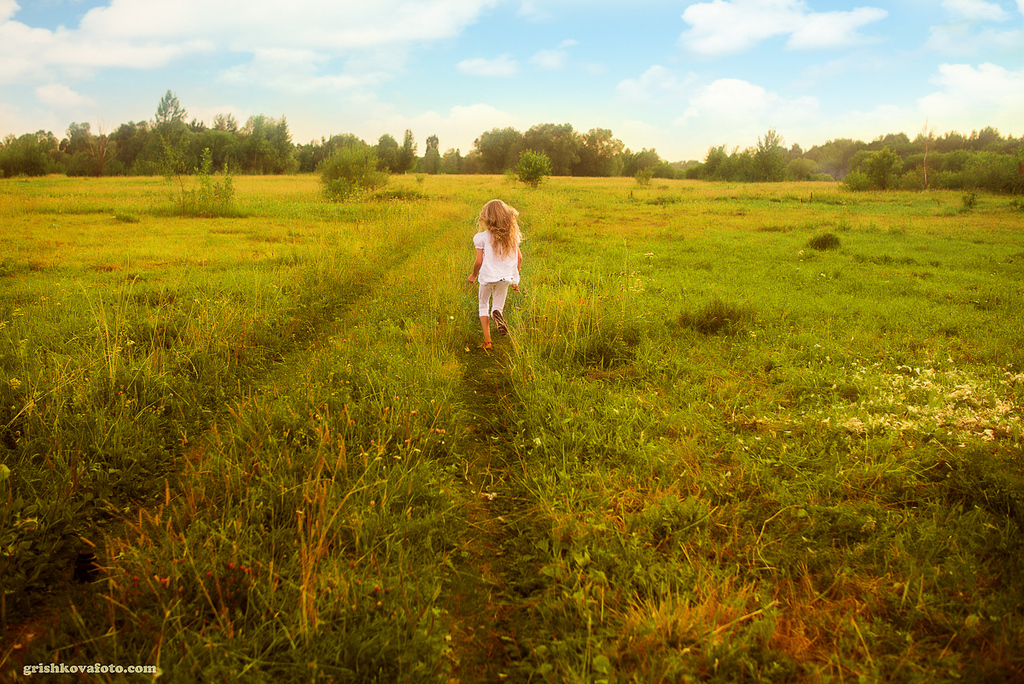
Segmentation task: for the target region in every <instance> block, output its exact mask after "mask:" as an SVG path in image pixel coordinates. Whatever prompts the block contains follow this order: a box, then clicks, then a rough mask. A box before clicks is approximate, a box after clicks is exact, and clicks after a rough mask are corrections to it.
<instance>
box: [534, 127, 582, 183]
mask: <svg viewBox="0 0 1024 684" xmlns="http://www.w3.org/2000/svg"><path fill="white" fill-rule="evenodd" d="M523 143H524V144H525V146H526V149H528V150H532V151H533V152H536V153H538V154H542V155H544V156H546V157H547V158H548V159H549V160H550V163H551V171H550V173H551V175H554V176H569V175H571V174H572V171H573V169H574V168H575V167H576V165H577V164H578V163H579V161H580V148H581V147H582V146H583V143H582V141H581V140H580V136H579V134H578V133H576V131H575V130H574V129H573V127H572V125H571V124H567V123H566V124H561V125H559V124H552V123H547V124H538V125H536V126H533V127H532V128H530V130H528V131H526V134H525V135H524V136H523Z"/></svg>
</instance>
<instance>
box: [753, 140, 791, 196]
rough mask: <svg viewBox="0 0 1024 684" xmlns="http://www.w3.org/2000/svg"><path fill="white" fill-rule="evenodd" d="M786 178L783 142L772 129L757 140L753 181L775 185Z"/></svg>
mask: <svg viewBox="0 0 1024 684" xmlns="http://www.w3.org/2000/svg"><path fill="white" fill-rule="evenodd" d="M785 177H786V148H785V141H784V140H783V139H782V136H780V135H779V134H778V133H777V132H776V131H775V129H774V128H770V129H768V132H767V133H765V134H764V137H762V138H758V139H757V149H756V151H755V152H754V180H756V181H760V182H770V183H777V182H779V181H781V180H782V179H784V178H785Z"/></svg>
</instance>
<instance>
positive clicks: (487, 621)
mask: <svg viewBox="0 0 1024 684" xmlns="http://www.w3.org/2000/svg"><path fill="white" fill-rule="evenodd" d="M508 349H509V341H508V340H506V339H502V338H496V339H495V343H494V349H493V351H491V352H490V353H488V352H485V351H483V350H482V349H475V350H473V351H472V352H471V353H470V354H468V355H467V361H466V363H465V369H464V382H463V387H464V388H465V394H464V399H465V402H466V406H467V413H468V414H469V415H470V416H471V417H472V425H471V426H470V427H469V430H470V436H471V437H470V440H469V443H468V445H467V447H468V448H467V453H466V454H465V462H464V464H463V472H462V487H461V491H460V493H459V496H460V498H461V499H462V502H461V506H462V515H463V519H464V520H465V523H466V528H465V535H464V538H463V542H462V546H461V548H460V550H459V552H458V553H457V556H456V557H455V558H453V564H452V566H453V571H452V573H451V575H450V577H449V578H448V581H447V583H446V587H445V590H446V592H445V595H444V596H443V597H442V602H443V607H444V609H445V611H446V614H447V615H448V618H449V621H450V624H449V631H450V633H451V639H452V641H451V648H452V655H451V657H452V660H453V663H452V665H453V667H452V669H453V675H454V676H453V678H452V681H454V682H460V683H461V684H470V683H473V682H494V681H510V682H514V681H527V679H528V676H527V671H528V669H529V668H528V667H527V668H524V667H522V666H523V665H524V664H526V663H524V662H523V661H524V659H525V658H528V657H529V649H530V644H531V642H532V639H531V636H530V634H529V631H530V630H529V627H528V624H527V622H526V621H524V619H523V618H524V616H525V613H524V608H525V604H524V603H523V601H522V598H523V597H522V594H523V592H522V591H521V589H522V588H523V587H529V586H535V585H536V583H537V581H538V580H537V578H538V570H539V568H537V567H536V566H535V564H534V563H532V562H529V561H523V560H522V559H521V558H520V557H519V555H518V554H517V553H516V548H517V547H518V546H519V545H520V544H521V543H523V539H522V538H521V537H520V536H519V533H518V531H517V530H518V527H519V524H520V523H521V522H522V521H523V520H524V519H526V518H528V517H529V508H528V505H527V502H526V500H525V498H524V497H523V496H521V494H519V493H518V492H517V484H516V482H517V478H516V471H517V469H521V468H522V463H521V461H520V460H519V458H518V456H517V455H516V453H515V451H514V448H513V443H512V438H513V430H512V429H511V427H512V425H513V419H514V415H512V414H511V413H510V407H511V406H512V405H513V404H512V402H511V401H510V400H509V398H508V396H509V389H508V385H507V382H508V378H507V375H506V374H505V373H504V369H503V367H502V363H501V361H502V358H503V357H504V355H505V354H506V353H507V351H508ZM527 593H529V592H527Z"/></svg>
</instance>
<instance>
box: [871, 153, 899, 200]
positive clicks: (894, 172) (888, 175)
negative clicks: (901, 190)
mask: <svg viewBox="0 0 1024 684" xmlns="http://www.w3.org/2000/svg"><path fill="white" fill-rule="evenodd" d="M902 165H903V164H902V162H901V161H900V158H899V156H897V155H896V153H895V152H893V151H892V150H890V149H889V148H888V147H883V148H882V149H881V150H879V151H878V152H874V153H873V154H872V155H871V156H870V157H868V159H867V162H866V163H865V165H864V174H865V175H866V176H867V177H868V181H870V183H871V187H873V188H875V189H876V190H889V189H891V188H893V187H895V185H896V178H897V176H898V175H899V172H900V168H901V167H902Z"/></svg>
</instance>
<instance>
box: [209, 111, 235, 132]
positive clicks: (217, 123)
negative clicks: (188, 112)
mask: <svg viewBox="0 0 1024 684" xmlns="http://www.w3.org/2000/svg"><path fill="white" fill-rule="evenodd" d="M213 130H215V131H227V132H228V133H237V132H238V121H236V120H235V117H234V115H233V114H218V115H217V116H215V117H213Z"/></svg>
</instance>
